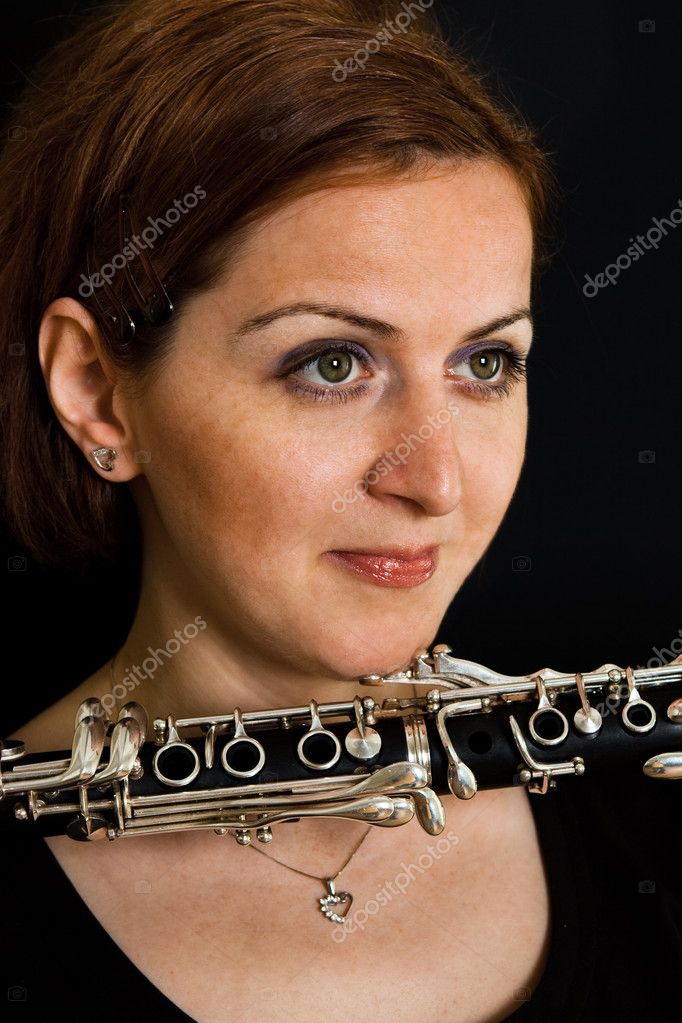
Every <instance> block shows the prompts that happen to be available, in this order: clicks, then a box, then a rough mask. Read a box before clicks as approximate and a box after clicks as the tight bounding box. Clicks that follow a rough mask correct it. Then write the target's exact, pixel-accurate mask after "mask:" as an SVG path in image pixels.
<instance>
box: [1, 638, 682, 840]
mask: <svg viewBox="0 0 682 1023" xmlns="http://www.w3.org/2000/svg"><path fill="white" fill-rule="evenodd" d="M680 661H681V659H680V658H678V659H677V660H676V661H675V662H673V663H672V664H670V665H666V666H663V667H657V668H647V669H638V670H636V671H634V670H633V669H632V668H625V669H623V668H619V667H618V666H617V665H613V664H605V665H602V666H601V668H598V669H596V670H595V671H594V672H589V673H586V674H581V673H580V672H576V673H575V674H574V675H567V674H562V673H560V672H557V671H554V670H553V669H542V670H540V671H538V672H535V673H532V674H530V675H527V676H516V677H512V676H504V675H499V674H497V673H495V672H493V671H491V670H490V669H489V668H486V667H485V666H483V665H480V664H476V663H475V662H471V661H462V660H458V659H456V658H455V657H453V656H452V653H451V650H450V648H449V647H447V646H439V647H436V648H434V651H433V654H431V655H429V653H428V651H423V652H421V653H420V654H418V655H417V656H416V657H415V659H414V661H413V662H412V665H411V666H410V668H408V669H407V670H406V671H404V672H397V673H395V674H393V675H389V676H385V677H382V676H365V677H363V678H362V679H360V680H358V681H359V682H360V684H361V685H363V686H365V687H376V688H377V689H380V687H381V685H383V684H385V683H389V682H393V683H396V682H397V683H402V682H405V683H406V684H407V683H409V684H410V686H415V687H416V686H424V687H426V689H427V691H426V693H425V694H424V695H421V696H415V697H410V698H407V699H395V698H393V699H390V700H385V701H383V703H381V704H379V703H378V702H377V701H375V700H374V699H373V698H372V697H365V696H360V695H357V694H356V695H354V697H353V698H352V699H351V700H350V701H348V702H346V703H336V704H325V705H318V704H317V703H316V701H315V700H310V702H309V703H308V704H307V705H305V706H301V707H291V708H279V709H275V710H267V711H262V712H255V711H254V712H248V713H246V714H242V712H241V710H240V709H239V708H238V707H237V708H234V711H233V713H231V714H225V715H216V716H215V717H209V718H192V719H183V720H176V719H175V718H174V717H172V716H169V717H168V718H166V719H157V720H155V721H154V722H153V731H154V734H153V737H150V736H148V734H147V731H148V722H147V715H146V712H145V710H144V708H143V707H142V706H141V704H139V703H136V702H131V703H128V704H126V705H125V706H124V707H123V708H122V709H121V711H120V712H119V714H118V717H117V719H116V720H115V721H114V720H112V719H111V718H110V717H109V716H108V715H107V713H106V711H105V710H104V707H103V706H102V703H101V702H100V701H99V700H98V699H96V698H94V697H93V698H92V699H89V700H86V701H84V702H83V703H82V704H81V706H80V707H79V710H78V713H77V715H76V724H75V730H74V741H73V747H72V749H71V750H60V751H51V752H50V753H49V754H45V753H43V754H40V753H37V752H33V753H31V752H26V751H25V750H24V749H23V745H22V744H21V741H20V740H7V741H5V742H4V743H3V749H2V754H1V755H2V760H1V762H0V766H1V781H2V799H0V815H2V817H4V818H5V820H6V822H7V823H8V824H9V819H10V818H11V819H12V823H11V824H10V826H22V827H28V826H32V827H35V828H36V829H37V831H38V833H39V834H42V835H45V836H48V835H58V834H67V835H69V836H70V837H71V838H74V839H77V840H80V841H92V840H97V839H102V838H108V839H110V840H113V839H115V838H119V837H131V836H134V835H136V834H137V835H139V834H158V833H163V832H169V831H178V830H187V829H190V828H209V829H212V830H213V831H215V832H216V833H217V834H227V833H228V832H230V833H232V834H233V835H234V837H235V838H236V839H237V841H238V842H240V844H243V845H246V844H249V843H250V842H251V840H252V837H253V836H254V835H255V837H256V838H257V839H258V840H259V841H260V842H269V841H271V839H272V826H273V825H276V824H279V823H282V822H285V821H289V822H296V821H299V820H300V819H301V818H302V817H305V816H337V817H346V818H349V819H358V820H364V821H365V822H367V823H371V824H376V825H377V826H383V827H394V826H398V825H402V824H404V823H407V822H408V821H409V820H411V819H412V818H413V817H414V816H415V815H416V817H417V819H418V821H419V823H420V824H421V826H422V827H423V828H424V830H426V831H427V832H428V833H429V834H434V835H436V834H439V833H440V831H442V830H443V827H444V825H445V811H444V808H443V804H442V801H441V799H440V797H441V796H444V795H448V794H452V795H454V796H456V797H458V798H460V799H470V798H472V797H473V796H474V795H475V793H476V792H477V791H478V789H482V790H484V789H497V788H504V787H508V786H513V785H524V786H525V787H526V788H527V789H528V790H529V791H530V792H532V793H535V794H538V795H545V794H547V793H548V792H549V791H550V790H551V789H553V788H555V787H556V785H557V784H571V785H573V784H577V785H586V784H587V785H588V784H589V783H590V778H591V777H598V776H604V775H612V776H614V778H615V777H616V776H626V775H628V774H630V773H631V772H636V773H637V774H641V773H642V772H643V773H644V774H645V775H646V776H648V777H650V778H652V779H655V780H657V781H659V782H660V781H661V780H664V781H665V780H673V779H676V778H679V777H682V752H680V750H682V663H680ZM197 733H198V734H197ZM559 779H561V781H559ZM15 822H16V823H15Z"/></svg>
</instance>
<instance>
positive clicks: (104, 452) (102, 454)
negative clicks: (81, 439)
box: [92, 448, 116, 472]
mask: <svg viewBox="0 0 682 1023" xmlns="http://www.w3.org/2000/svg"><path fill="white" fill-rule="evenodd" d="M92 457H93V458H94V459H95V462H96V463H97V465H98V466H99V467H100V469H104V470H105V472H111V470H112V469H113V468H114V460H115V458H116V451H115V450H114V448H95V450H94V451H93V452H92Z"/></svg>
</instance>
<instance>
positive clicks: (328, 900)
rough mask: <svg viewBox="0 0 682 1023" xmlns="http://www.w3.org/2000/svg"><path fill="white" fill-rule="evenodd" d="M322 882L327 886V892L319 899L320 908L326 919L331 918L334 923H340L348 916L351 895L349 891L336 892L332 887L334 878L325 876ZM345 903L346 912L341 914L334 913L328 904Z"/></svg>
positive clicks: (351, 899)
mask: <svg viewBox="0 0 682 1023" xmlns="http://www.w3.org/2000/svg"><path fill="white" fill-rule="evenodd" d="M324 883H325V884H326V886H327V892H328V893H329V894H328V895H325V896H324V897H323V898H321V899H320V910H321V911H322V912H323V913H324V915H325V916H326V917H327V919H328V920H332V921H333V922H334V923H335V924H342V923H343V921H344V920H345V918H346V917H347V916H348V911H349V910H350V907H351V906H352V905H353V896H352V895H351V893H350V892H337V891H336V889H335V888H334V879H333V878H331V877H327V878H325V879H324ZM346 903H347V904H348V905H347V906H346V912H345V913H344V914H343V916H340V915H339V914H338V913H335V912H334V910H333V909H330V908H329V907H330V906H339V905H341V906H343V905H346Z"/></svg>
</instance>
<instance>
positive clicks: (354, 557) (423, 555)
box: [325, 546, 439, 589]
mask: <svg viewBox="0 0 682 1023" xmlns="http://www.w3.org/2000/svg"><path fill="white" fill-rule="evenodd" d="M325 554H326V556H328V557H329V558H331V559H332V560H333V561H335V562H336V563H337V564H339V565H343V567H344V568H348V569H350V570H351V571H353V572H355V573H357V574H358V575H362V576H364V578H366V579H367V580H368V581H369V582H372V583H374V584H375V585H376V586H389V587H394V588H398V589H405V588H408V587H412V586H420V585H421V584H422V583H424V582H426V580H427V579H430V578H431V576H432V575H433V573H434V572H435V571H436V568H437V567H438V554H439V549H438V546H431V547H392V548H384V549H383V550H381V549H380V550H374V551H366V550H363V551H359V550H352V551H325Z"/></svg>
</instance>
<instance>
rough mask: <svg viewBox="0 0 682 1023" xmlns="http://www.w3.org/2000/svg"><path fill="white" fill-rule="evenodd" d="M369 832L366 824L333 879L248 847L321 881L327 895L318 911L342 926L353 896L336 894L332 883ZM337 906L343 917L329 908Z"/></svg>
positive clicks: (370, 827) (253, 847) (323, 897)
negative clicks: (343, 911) (344, 907)
mask: <svg viewBox="0 0 682 1023" xmlns="http://www.w3.org/2000/svg"><path fill="white" fill-rule="evenodd" d="M371 830H372V825H371V824H368V825H367V831H366V832H365V833H364V835H363V836H362V838H361V839H360V841H359V842H358V843H357V845H356V846H355V848H354V849H353V851H352V853H351V854H350V856H349V857H348V859H347V860H346V862H345V863H344V865H343V866H342V867H341V868H340V869H339V870H337V871H336V873H335V874H334V876H333V877H318V876H317V874H309V873H308V872H307V871H306V870H299V869H298V867H290V866H289V864H288V863H282V861H281V860H277V859H275V857H274V856H270V855H269V854H268V853H266V852H264V851H263V850H262V849H257V848H256V846H255V845H252V846H250V848H251V849H253V850H254V852H259V853H262V855H263V856H265V858H266V859H268V860H272V861H273V863H279V865H280V866H281V867H286V868H287V870H295V871H296V873H297V874H303V876H304V877H312V878H313V879H314V880H315V881H322V882H323V883H324V884H326V886H327V894H326V895H324V896H322V897H321V898H320V899H319V900H318V901H319V903H320V910H321V912H322V913H323V914H324V915H325V916H326V917H327V919H328V920H331V921H332V923H335V924H342V923H343V921H344V919H345V917H346V916H347V915H348V913H349V912H350V907H351V906H352V905H353V896H352V895H351V893H350V892H348V891H344V892H337V891H336V889H335V887H334V881H335V880H336V878H337V877H338V876H339V874H340V873H341V871H342V870H345V869H346V867H347V866H348V864H349V863H350V861H351V860H352V859H353V857H354V856H355V854H356V852H357V851H358V849H359V848H360V846H361V845H362V843H363V842H364V841H365V839H366V838H367V836H368V834H369V833H370V831H371ZM235 834H236V832H235ZM338 905H345V906H346V912H345V914H344V915H343V916H341V915H340V914H339V913H335V912H334V910H333V909H330V908H329V907H330V906H338Z"/></svg>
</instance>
